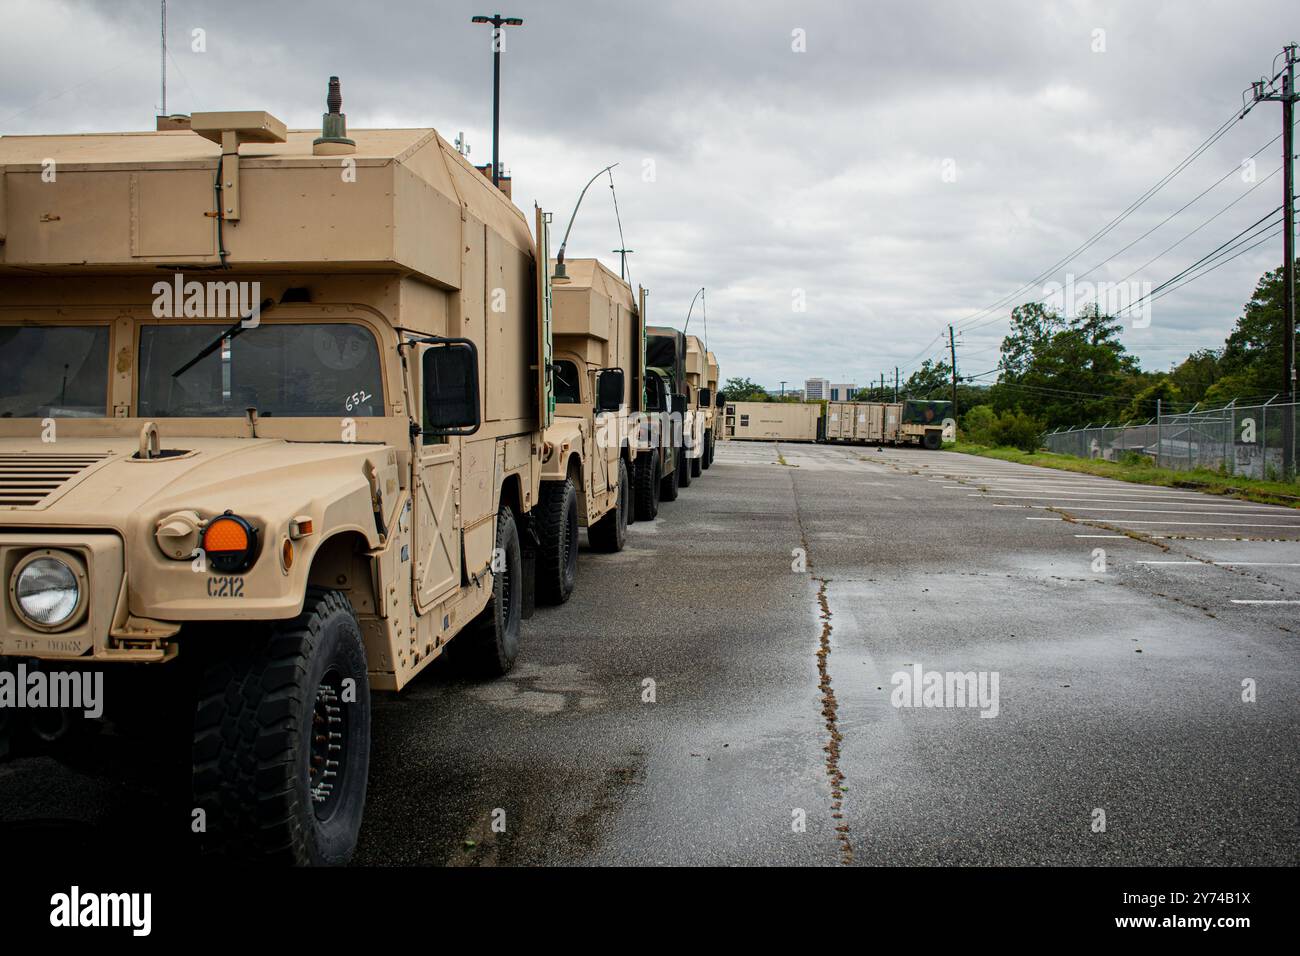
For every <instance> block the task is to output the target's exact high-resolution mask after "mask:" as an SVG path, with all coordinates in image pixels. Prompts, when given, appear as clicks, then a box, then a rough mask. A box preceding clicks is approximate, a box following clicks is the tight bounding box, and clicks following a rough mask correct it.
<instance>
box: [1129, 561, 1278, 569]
mask: <svg viewBox="0 0 1300 956" xmlns="http://www.w3.org/2000/svg"><path fill="white" fill-rule="evenodd" d="M1133 563H1134V564H1201V565H1205V566H1207V567H1209V566H1212V567H1216V568H1300V564H1296V563H1292V562H1289V561H1135V562H1133Z"/></svg>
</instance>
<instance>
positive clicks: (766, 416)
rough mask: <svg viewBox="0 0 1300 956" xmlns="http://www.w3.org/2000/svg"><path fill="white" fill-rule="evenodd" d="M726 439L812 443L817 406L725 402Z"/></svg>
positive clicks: (819, 414)
mask: <svg viewBox="0 0 1300 956" xmlns="http://www.w3.org/2000/svg"><path fill="white" fill-rule="evenodd" d="M723 414H724V418H723V428H724V435H725V437H726V438H728V439H731V440H739V441H816V440H817V422H818V420H819V419H820V418H821V406H820V405H818V404H816V403H803V402H727V403H726V405H725V406H724V407H723Z"/></svg>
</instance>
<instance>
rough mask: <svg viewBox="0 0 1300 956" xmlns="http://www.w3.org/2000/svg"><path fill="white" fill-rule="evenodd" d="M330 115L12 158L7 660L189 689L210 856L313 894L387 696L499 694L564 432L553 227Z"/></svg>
mask: <svg viewBox="0 0 1300 956" xmlns="http://www.w3.org/2000/svg"><path fill="white" fill-rule="evenodd" d="M340 101H341V97H340V95H339V92H338V84H337V82H335V81H332V82H331V88H330V96H329V100H328V104H329V112H328V113H327V115H326V116H325V120H324V124H323V129H322V130H319V131H317V130H286V129H285V126H284V124H283V123H281V122H280V121H279V120H278V119H276V118H275V117H274V116H272V115H270V114H268V113H265V112H256V111H254V112H217V113H195V114H194V115H193V116H192V117H191V118H190V122H189V128H188V129H185V128H181V129H176V130H175V131H165V132H148V133H122V134H86V135H69V136H6V137H3V138H0V343H3V347H2V348H0V567H2V568H3V573H4V575H5V577H6V578H7V584H8V592H9V593H8V597H7V599H6V600H5V601H3V602H0V603H2V604H3V610H2V611H0V659H3V660H4V661H6V662H7V663H8V664H9V665H10V666H13V665H15V662H17V663H21V664H22V665H23V666H24V667H35V668H39V669H44V670H46V671H50V672H62V671H73V672H81V671H83V670H85V669H91V670H97V671H102V672H105V674H106V677H107V680H106V687H105V694H106V697H107V701H106V703H107V713H108V715H110V716H111V715H113V713H114V711H115V708H118V707H120V708H121V709H122V710H124V711H125V710H131V709H135V710H139V709H141V708H143V710H144V711H145V713H146V716H147V717H152V718H153V719H155V720H157V721H162V720H163V719H165V718H164V717H163V715H162V714H161V713H158V714H153V713H151V712H150V709H151V708H153V707H155V705H156V703H157V701H159V700H161V696H162V695H161V694H160V695H159V696H158V697H157V698H155V697H152V696H149V695H136V694H132V695H125V696H124V695H122V694H118V695H116V696H114V686H115V685H114V683H113V681H114V679H115V675H118V674H126V673H130V674H132V675H134V676H139V675H140V673H141V672H142V671H143V672H147V673H148V675H149V677H148V678H146V682H148V680H152V681H154V683H153V684H152V685H150V686H155V687H159V688H161V687H165V686H171V687H175V686H180V685H181V684H182V683H184V682H185V680H187V679H192V682H193V683H192V687H193V694H192V697H191V698H190V707H191V709H190V714H189V717H188V718H184V719H180V720H178V721H177V724H178V725H179V726H184V725H185V723H186V720H189V721H191V722H192V733H191V734H190V740H189V747H190V750H191V758H190V763H191V766H192V786H193V803H194V807H195V815H194V820H195V823H194V826H193V829H194V830H195V831H197V832H198V836H197V839H199V840H200V841H201V842H202V845H203V849H204V850H206V851H215V852H220V853H226V854H232V855H236V856H241V857H247V856H261V857H271V858H274V859H279V860H286V861H289V862H293V863H312V864H334V863H341V862H344V861H346V860H347V859H348V858H349V856H350V855H351V854H352V852H353V848H354V846H355V842H356V838H357V831H358V827H359V825H360V822H361V816H362V808H363V805H364V802H365V795H366V776H367V766H368V761H369V756H370V714H371V703H370V702H371V692H372V690H385V691H397V690H400V689H401V688H402V687H404V686H405V685H406V684H408V683H409V682H410V681H411V680H412V678H414V677H415V676H416V675H417V674H419V673H420V672H421V671H422V670H424V669H425V668H426V667H427V666H428V665H429V664H430V663H431V662H433V661H434V660H436V659H437V658H439V657H440V656H441V655H442V654H443V653H444V651H447V650H450V651H451V652H452V657H453V658H454V659H458V661H459V663H460V664H461V665H463V666H466V667H472V668H474V669H475V670H477V671H480V672H484V673H488V674H500V673H503V672H505V671H508V670H509V669H510V668H511V666H512V665H513V663H514V661H515V657H516V655H517V653H518V650H519V641H520V627H521V625H520V622H521V618H522V617H524V616H526V614H527V613H528V611H529V609H530V607H531V599H532V597H531V590H532V588H531V584H532V581H533V576H532V574H531V572H530V569H529V568H528V566H527V563H528V561H529V559H530V553H531V552H533V551H534V550H535V547H536V542H537V540H538V539H537V533H536V524H537V519H536V510H537V504H538V500H539V497H538V496H539V484H540V481H541V477H542V472H543V469H544V467H545V464H546V463H545V462H544V460H543V438H542V431H543V429H544V428H546V427H547V425H549V424H550V417H551V415H552V413H553V408H554V402H553V396H552V394H551V378H550V375H549V374H547V372H546V366H547V363H548V361H549V354H548V352H549V347H550V342H549V335H550V329H549V321H550V319H549V309H550V292H549V284H548V281H547V275H548V271H549V270H548V269H547V268H546V263H547V261H548V260H547V225H546V217H545V216H544V215H543V214H542V213H541V212H540V210H539V211H538V213H537V216H536V235H535V236H534V235H530V231H529V224H528V221H527V220H526V219H525V217H524V215H523V214H522V213H521V212H520V211H519V209H517V208H516V207H515V206H514V205H513V204H512V203H511V202H510V201H509V200H508V199H507V198H506V197H505V196H504V195H502V193H501V192H500V191H498V190H497V189H496V188H494V187H493V185H492V183H491V182H490V181H489V180H488V179H486V178H485V177H484V176H483V175H482V174H481V173H480V172H478V171H477V170H475V168H474V167H473V166H471V165H470V164H469V163H468V162H466V161H465V160H464V159H463V158H462V157H461V156H460V155H459V154H458V153H457V151H456V150H455V149H453V148H452V147H451V146H449V145H448V144H447V142H446V141H444V140H443V139H442V138H441V137H440V136H439V135H438V134H437V133H436V132H435V131H434V130H432V129H371V130H353V131H350V132H348V131H346V129H345V121H344V119H343V114H342V113H341V111H340V109H339V106H340ZM187 675H188V677H187ZM11 729H13V731H14V733H20V732H21V728H11ZM200 823H201V825H200ZM186 824H187V826H186V828H185V830H184V832H182V833H178V839H188V838H189V837H190V826H189V824H190V820H188V819H187V820H186Z"/></svg>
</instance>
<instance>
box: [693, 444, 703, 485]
mask: <svg viewBox="0 0 1300 956" xmlns="http://www.w3.org/2000/svg"><path fill="white" fill-rule="evenodd" d="M704 455H705V451H704V449H703V447H701V448H700V455H699V457H698V458H692V459H691V478H692V479H694V478H698V477H700V475H701V473H702V472H703V471H704Z"/></svg>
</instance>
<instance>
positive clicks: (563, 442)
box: [537, 259, 644, 604]
mask: <svg viewBox="0 0 1300 956" xmlns="http://www.w3.org/2000/svg"><path fill="white" fill-rule="evenodd" d="M565 266H566V270H565V271H566V275H565V276H553V277H552V283H553V284H552V300H551V301H552V306H551V308H552V355H551V369H552V388H553V389H554V393H555V419H554V421H553V422H552V423H551V424H550V425H549V426H548V427H547V428H546V431H545V433H544V438H545V445H544V450H543V465H542V487H541V499H540V503H539V506H538V508H537V531H538V537H539V538H540V539H541V544H540V546H539V550H538V560H537V595H538V599H539V600H542V601H545V602H546V603H554V604H558V603H561V602H563V601H565V600H567V599H568V597H569V594H570V593H571V592H572V590H573V585H574V579H575V577H576V571H577V560H578V527H579V526H581V527H584V528H586V529H587V535H588V538H589V540H590V542H591V545H592V547H593V548H595V549H596V550H599V551H621V550H623V544H624V541H625V540H626V537H627V525H628V521H629V520H631V515H632V509H631V503H632V474H633V464H634V461H633V450H632V448H631V446H630V445H629V443H628V441H627V440H626V438H627V420H628V412H629V410H630V411H639V410H640V405H641V396H640V389H639V387H635V388H634V382H633V373H635V372H636V370H637V369H638V368H639V366H640V362H641V352H642V347H643V339H644V332H643V328H642V323H641V312H640V310H639V309H638V307H637V303H636V302H635V301H634V300H633V298H632V289H631V288H630V287H629V286H628V285H627V283H625V282H623V281H622V280H621V279H620V278H619V277H618V276H616V275H615V274H614V273H613V272H611V271H610V270H609V269H607V268H605V267H604V266H603V265H601V264H600V263H599V262H597V261H596V260H595V259H570V260H568V261H567V262H566V263H565Z"/></svg>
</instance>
